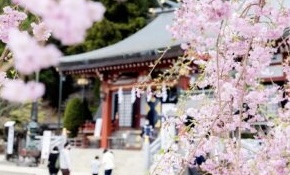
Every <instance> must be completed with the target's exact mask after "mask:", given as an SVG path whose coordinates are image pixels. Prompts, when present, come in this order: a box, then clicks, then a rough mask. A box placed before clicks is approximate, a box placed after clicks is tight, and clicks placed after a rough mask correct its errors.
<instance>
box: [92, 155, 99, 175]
mask: <svg viewBox="0 0 290 175" xmlns="http://www.w3.org/2000/svg"><path fill="white" fill-rule="evenodd" d="M91 165H92V174H93V175H98V173H99V168H100V161H99V156H96V157H95V159H94V160H92V164H91Z"/></svg>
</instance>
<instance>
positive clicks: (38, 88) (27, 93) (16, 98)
mask: <svg viewBox="0 0 290 175" xmlns="http://www.w3.org/2000/svg"><path fill="white" fill-rule="evenodd" d="M44 89H45V88H44V85H43V84H41V83H38V82H33V81H32V82H28V83H25V82H24V81H22V80H7V82H6V83H5V84H4V86H3V87H2V88H1V90H0V96H1V98H3V99H6V100H9V101H11V102H16V103H26V102H31V101H35V100H37V99H38V98H40V97H41V96H42V95H43V94H44ZM20 92H21V93H20Z"/></svg>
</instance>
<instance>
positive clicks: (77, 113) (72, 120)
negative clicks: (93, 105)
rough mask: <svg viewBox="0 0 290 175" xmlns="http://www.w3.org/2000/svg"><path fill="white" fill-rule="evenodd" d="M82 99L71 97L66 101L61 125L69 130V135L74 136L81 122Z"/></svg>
mask: <svg viewBox="0 0 290 175" xmlns="http://www.w3.org/2000/svg"><path fill="white" fill-rule="evenodd" d="M83 122H84V120H83V119H82V101H81V99H79V98H72V99H70V100H69V101H68V103H67V105H66V108H65V111H64V119H63V126H64V127H65V128H66V129H67V130H69V131H70V137H76V136H77V134H78V129H79V127H80V126H81V125H82V124H83Z"/></svg>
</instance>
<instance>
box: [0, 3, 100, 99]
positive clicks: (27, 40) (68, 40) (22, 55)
mask: <svg viewBox="0 0 290 175" xmlns="http://www.w3.org/2000/svg"><path fill="white" fill-rule="evenodd" d="M13 3H15V4H16V5H17V6H16V7H15V8H11V7H5V8H4V9H3V14H2V15H0V40H1V41H2V42H4V43H6V44H7V46H6V48H5V50H4V52H3V53H2V56H1V59H4V58H7V57H8V55H12V60H9V62H6V64H5V65H1V66H3V69H2V70H7V69H9V68H10V67H11V66H10V64H11V63H13V64H14V68H15V70H16V72H17V74H16V77H15V79H8V78H6V74H5V72H0V73H1V77H0V86H1V89H0V96H1V98H3V99H6V100H9V101H11V102H20V103H25V102H31V101H35V100H37V99H38V98H40V97H41V96H42V95H43V94H44V90H45V89H44V85H43V84H41V83H38V82H34V81H29V82H24V81H23V80H21V79H20V78H19V77H22V76H25V75H29V74H32V73H38V72H39V71H40V70H41V69H44V68H48V67H50V66H56V65H57V64H58V63H59V59H60V57H61V56H62V53H61V52H60V51H59V50H58V49H57V48H56V47H55V46H54V45H52V44H45V41H47V40H48V38H49V37H50V36H51V35H53V36H54V37H55V38H56V39H59V40H60V41H61V42H62V44H64V45H73V44H78V43H81V42H83V41H84V39H85V34H86V30H87V29H88V28H90V27H91V26H92V25H93V23H94V22H97V21H100V20H101V19H102V18H103V15H104V12H105V8H104V6H103V5H102V4H101V3H99V2H93V1H87V0H73V1H71V0H60V1H59V0H41V1H39V0H31V1H30V0H29V1H26V0H14V1H13ZM19 6H21V7H23V9H24V11H26V12H30V13H32V14H33V15H36V16H37V19H39V20H38V21H37V23H32V24H31V31H32V34H33V35H32V36H31V35H30V33H31V32H29V31H30V29H29V31H22V29H21V27H20V24H21V22H22V21H24V20H25V19H26V17H27V15H26V13H24V12H21V11H18V10H17V9H19V8H18V7H19ZM9 57H10V56H9ZM1 61H3V60H1ZM19 75H21V76H19ZM19 92H21V93H19Z"/></svg>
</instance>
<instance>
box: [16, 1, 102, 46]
mask: <svg viewBox="0 0 290 175" xmlns="http://www.w3.org/2000/svg"><path fill="white" fill-rule="evenodd" d="M14 2H15V3H17V4H19V5H21V6H23V7H24V8H26V9H28V10H29V11H30V12H32V13H34V14H35V15H37V16H40V17H41V19H42V21H43V22H44V23H45V25H46V26H47V27H48V28H49V29H50V30H51V31H52V34H53V36H54V37H55V38H57V39H59V40H60V41H61V42H62V44H64V45H72V44H79V43H81V42H83V41H84V38H85V35H86V30H87V29H88V28H90V27H91V26H92V24H93V23H94V22H97V21H100V20H101V19H102V18H103V15H104V12H105V8H104V6H103V5H102V4H101V3H99V2H93V1H86V0H73V1H71V0H61V1H56V0H41V1H39V0H31V1H26V0H14Z"/></svg>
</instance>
